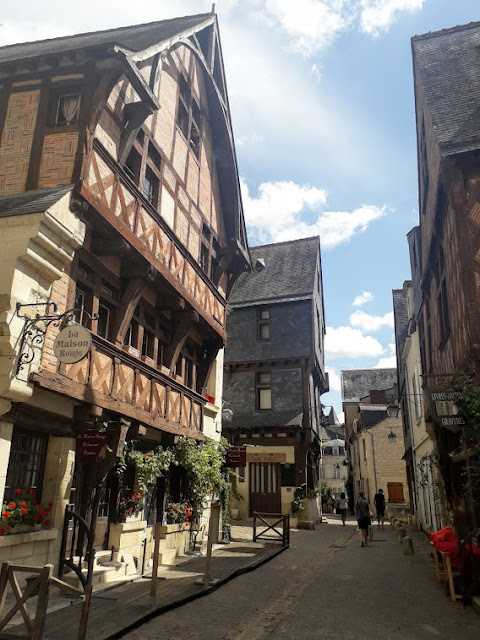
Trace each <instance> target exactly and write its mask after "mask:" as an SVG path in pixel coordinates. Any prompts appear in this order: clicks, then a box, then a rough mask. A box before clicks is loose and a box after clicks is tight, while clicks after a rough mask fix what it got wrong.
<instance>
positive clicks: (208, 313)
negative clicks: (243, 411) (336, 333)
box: [0, 13, 249, 564]
mask: <svg viewBox="0 0 480 640" xmlns="http://www.w3.org/2000/svg"><path fill="white" fill-rule="evenodd" d="M0 136H1V138H0V140H1V143H0V249H1V252H0V255H1V257H0V261H1V271H0V301H1V302H0V314H1V315H0V326H1V331H0V413H1V417H0V420H1V422H0V500H1V499H2V498H3V499H4V502H5V501H6V502H8V501H10V500H12V499H13V498H14V492H15V490H16V489H18V488H20V489H23V490H32V491H35V492H36V494H37V499H41V500H42V502H43V503H45V502H47V503H48V502H52V503H53V510H52V513H51V520H52V525H51V528H50V529H48V530H43V531H40V532H33V533H29V534H24V535H23V536H9V537H8V538H9V539H10V540H7V538H1V539H0V559H6V558H9V557H19V553H21V554H22V557H23V558H24V559H28V560H29V561H30V564H38V563H42V562H44V561H45V560H47V559H48V560H49V561H51V562H54V563H56V562H57V559H58V552H59V549H60V544H61V531H62V522H63V514H64V508H65V505H66V503H67V502H69V501H70V502H72V503H74V504H75V508H76V509H77V510H78V512H79V513H80V514H81V515H82V516H84V517H86V518H87V519H88V518H93V519H94V520H95V519H96V539H95V545H96V547H97V548H109V547H110V544H111V541H110V542H109V536H110V533H111V531H110V529H111V525H112V523H115V520H116V515H115V507H116V501H118V495H116V494H115V491H114V488H113V487H111V486H110V485H109V483H108V478H107V487H106V489H107V490H106V491H105V492H103V494H102V495H103V498H102V500H101V503H100V504H99V505H98V507H97V506H96V505H94V506H93V507H92V504H91V500H90V498H89V496H90V497H91V495H90V494H91V489H92V486H93V484H95V482H96V481H98V477H97V480H95V478H93V479H92V471H91V469H92V465H90V466H89V467H88V468H86V467H84V465H82V463H81V461H77V464H76V465H74V460H75V449H76V438H77V435H78V434H79V433H82V432H85V431H86V430H87V429H91V428H92V427H96V426H98V425H99V424H101V425H103V426H105V425H106V427H107V433H108V438H109V442H108V443H109V448H110V451H111V454H110V455H113V457H115V455H117V454H118V455H119V452H120V451H121V445H122V443H123V441H124V440H125V438H126V439H138V440H139V441H143V442H144V443H145V444H144V447H145V450H148V447H152V446H155V445H158V444H161V445H163V446H172V445H174V443H175V441H176V439H177V438H178V437H179V436H182V435H183V436H188V437H190V438H193V439H195V440H197V441H201V440H204V439H205V438H206V437H207V436H208V435H215V434H216V437H219V434H218V432H219V429H218V428H217V426H218V423H219V420H220V416H219V415H218V412H219V407H218V406H217V405H218V404H219V403H220V404H221V402H220V399H219V398H218V397H217V398H216V403H215V399H214V397H213V396H214V395H215V391H213V392H212V389H213V390H214V389H215V381H213V382H212V381H210V387H209V376H211V375H212V371H215V369H216V370H217V371H218V372H219V373H220V374H221V369H222V364H221V360H220V362H219V365H218V366H215V362H216V358H217V354H218V353H219V350H220V349H221V348H222V346H223V344H224V342H225V337H226V333H225V321H226V304H227V303H226V300H227V298H228V296H229V294H230V292H231V290H232V287H233V285H234V283H235V281H236V279H237V277H238V275H239V274H240V273H241V272H242V271H245V270H246V269H248V268H249V255H248V248H247V242H246V234H245V227H244V218H243V212H242V205H241V197H240V189H239V179H238V173H237V161H236V155H235V149H234V142H233V133H232V126H231V120H230V112H229V105H228V97H227V91H226V84H225V74H224V68H223V62H222V50H221V45H220V38H219V31H218V23H217V18H216V15H215V14H213V13H212V14H202V15H195V16H190V17H185V18H178V19H173V20H165V21H161V22H152V23H150V24H144V25H140V26H134V27H126V28H121V29H114V30H108V31H101V32H96V33H86V34H82V35H76V36H70V37H64V38H55V39H53V40H45V41H41V42H33V43H25V44H18V45H12V46H7V47H2V48H0ZM69 323H70V324H72V323H73V325H75V323H76V325H77V326H78V325H83V326H84V327H86V328H87V329H88V331H89V332H90V333H91V348H90V349H89V350H88V353H87V354H86V357H83V358H82V359H81V360H79V361H78V362H70V363H68V362H65V359H63V361H62V359H60V360H59V358H58V357H57V355H58V353H56V352H55V350H54V347H55V338H56V336H57V335H58V333H59V330H61V329H62V328H63V327H64V326H65V325H66V324H67V325H68V324H69ZM73 360H75V356H73ZM216 386H217V387H218V392H221V385H218V384H217V385H216ZM209 389H210V390H209ZM206 405H208V407H207V413H208V417H207V420H205V415H206V414H205V406H206ZM207 422H208V424H210V425H211V429H212V430H213V432H215V433H212V434H209V433H206V432H205V428H204V427H205V425H206V424H207ZM77 453H78V451H77ZM108 455H109V454H107V457H108ZM103 464H104V463H102V462H99V465H100V466H101V465H103ZM95 466H98V465H93V467H95ZM93 475H95V474H93ZM92 483H93V484H92ZM153 489H154V488H153ZM148 499H149V500H148ZM148 501H149V503H150V506H151V509H150V512H149V514H148V517H147V514H145V520H148V524H153V522H154V521H155V519H156V518H158V517H160V516H158V515H155V513H154V512H155V500H154V498H153V497H152V496H147V502H148ZM0 504H1V502H0ZM92 509H95V510H96V512H95V513H93V512H92ZM90 521H91V520H90ZM145 525H146V523H145V521H144V520H143V519H142V521H141V522H140V524H138V523H137V524H135V523H128V522H127V523H125V524H122V523H120V524H116V527H117V529H116V531H117V533H116V535H117V534H118V527H124V528H125V532H126V533H129V534H131V535H130V543H128V544H130V547H131V548H130V550H129V553H130V554H132V553H133V554H134V555H135V554H136V555H137V556H138V548H137V547H135V545H134V544H133V543H134V542H135V541H136V540H137V538H138V536H137V538H135V535H137V534H138V533H139V532H140V534H141V535H140V538H139V539H142V538H143V537H144V531H143V528H144V527H145ZM25 536H26V537H25ZM132 536H133V537H132ZM14 538H16V540H15V541H14V542H15V543H14V542H13V539H14ZM117 539H118V535H117ZM132 541H133V542H132ZM128 544H127V546H128ZM12 545H13V546H12ZM19 545H20V546H19Z"/></svg>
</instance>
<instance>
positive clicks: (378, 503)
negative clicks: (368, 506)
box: [373, 489, 385, 529]
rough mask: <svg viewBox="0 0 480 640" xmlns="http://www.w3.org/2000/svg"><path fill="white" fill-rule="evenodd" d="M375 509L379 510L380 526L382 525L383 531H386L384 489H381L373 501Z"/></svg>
mask: <svg viewBox="0 0 480 640" xmlns="http://www.w3.org/2000/svg"><path fill="white" fill-rule="evenodd" d="M373 503H374V505H375V509H376V510H377V520H378V526H379V527H380V525H382V529H385V496H384V495H383V489H379V490H378V493H376V494H375V497H374V499H373Z"/></svg>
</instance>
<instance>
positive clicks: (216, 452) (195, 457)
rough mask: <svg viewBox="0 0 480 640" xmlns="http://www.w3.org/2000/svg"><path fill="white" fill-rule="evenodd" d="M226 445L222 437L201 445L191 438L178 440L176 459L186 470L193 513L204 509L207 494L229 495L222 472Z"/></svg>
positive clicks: (175, 452)
mask: <svg viewBox="0 0 480 640" xmlns="http://www.w3.org/2000/svg"><path fill="white" fill-rule="evenodd" d="M228 447H229V445H228V442H227V441H226V440H225V439H224V438H222V439H221V441H220V442H219V443H216V442H213V441H212V440H207V441H205V442H204V443H203V444H202V445H198V444H197V443H196V442H195V441H194V440H192V439H191V438H187V437H182V438H180V439H179V441H178V444H177V446H176V447H175V451H174V455H175V461H176V462H177V463H178V464H179V465H180V466H181V467H183V469H184V470H185V472H186V475H187V479H188V487H189V489H188V491H189V497H190V501H191V503H192V508H193V512H194V514H198V513H200V512H201V511H202V510H203V509H204V507H205V500H206V497H207V496H208V494H210V493H216V494H217V495H222V491H223V492H225V493H227V494H228V491H227V488H228V485H227V481H226V478H225V475H224V473H223V466H224V465H225V456H226V451H227V449H228Z"/></svg>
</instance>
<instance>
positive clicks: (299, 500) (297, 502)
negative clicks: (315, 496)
mask: <svg viewBox="0 0 480 640" xmlns="http://www.w3.org/2000/svg"><path fill="white" fill-rule="evenodd" d="M304 496H305V486H304V485H303V486H301V487H296V489H295V492H294V494H293V500H292V502H291V503H290V511H291V513H292V515H295V514H296V513H299V512H300V511H301V510H302V509H303V498H304Z"/></svg>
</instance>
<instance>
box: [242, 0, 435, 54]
mask: <svg viewBox="0 0 480 640" xmlns="http://www.w3.org/2000/svg"><path fill="white" fill-rule="evenodd" d="M424 1H425V0H355V1H353V0H296V1H295V2H292V1H291V0H266V1H265V5H264V9H263V12H262V10H261V9H259V6H258V5H259V4H261V2H258V0H257V2H255V3H254V4H255V7H256V11H260V15H261V16H263V18H264V20H265V21H267V23H268V24H269V26H274V25H275V24H278V25H279V27H280V28H281V29H282V30H283V31H284V32H285V33H286V35H287V37H288V38H289V41H290V44H289V50H290V51H293V52H294V53H299V54H300V55H302V56H303V57H305V58H309V57H311V56H313V55H314V54H316V53H318V52H320V51H322V50H324V49H326V48H327V47H328V46H329V45H330V44H331V43H332V42H333V41H334V40H335V39H337V38H338V37H339V36H340V35H341V34H342V33H344V32H347V31H353V30H359V31H362V32H364V33H367V34H368V35H371V36H373V37H376V36H378V35H379V34H380V32H382V31H388V29H389V28H390V25H391V24H392V23H393V22H394V21H395V20H396V19H397V17H398V15H399V14H401V13H402V12H408V13H414V12H416V11H420V10H421V9H422V7H423V3H424Z"/></svg>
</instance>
